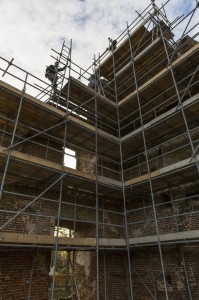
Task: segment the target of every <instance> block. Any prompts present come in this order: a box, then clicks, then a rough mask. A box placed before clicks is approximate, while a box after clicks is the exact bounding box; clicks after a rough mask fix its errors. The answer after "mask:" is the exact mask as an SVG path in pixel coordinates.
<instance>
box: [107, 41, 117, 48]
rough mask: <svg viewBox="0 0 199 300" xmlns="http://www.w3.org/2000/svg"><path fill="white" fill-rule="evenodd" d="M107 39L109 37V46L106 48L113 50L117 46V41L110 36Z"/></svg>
mask: <svg viewBox="0 0 199 300" xmlns="http://www.w3.org/2000/svg"><path fill="white" fill-rule="evenodd" d="M108 39H109V43H110V46H109V48H107V50H110V51H114V50H115V49H116V48H117V41H116V40H112V39H111V38H108Z"/></svg>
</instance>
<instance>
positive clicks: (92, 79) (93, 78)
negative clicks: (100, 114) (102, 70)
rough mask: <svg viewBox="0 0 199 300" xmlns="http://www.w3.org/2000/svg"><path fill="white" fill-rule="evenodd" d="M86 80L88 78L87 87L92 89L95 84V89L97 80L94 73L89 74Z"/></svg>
mask: <svg viewBox="0 0 199 300" xmlns="http://www.w3.org/2000/svg"><path fill="white" fill-rule="evenodd" d="M88 80H89V84H88V86H89V87H91V88H92V89H95V86H96V89H97V88H98V82H97V79H96V75H95V74H91V76H90V77H89V79H88Z"/></svg>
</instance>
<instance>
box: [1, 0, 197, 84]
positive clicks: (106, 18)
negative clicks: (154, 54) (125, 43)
mask: <svg viewBox="0 0 199 300" xmlns="http://www.w3.org/2000/svg"><path fill="white" fill-rule="evenodd" d="M150 3H151V1H149V0H142V1H138V0H134V1H132V0H123V1H118V0H109V1H107V0H101V1H98V0H84V1H80V0H56V1H54V0H29V1H27V0H15V1H11V0H0V7H1V18H0V28H1V36H0V49H1V50H0V51H1V53H0V55H1V56H2V57H4V58H6V59H7V60H11V58H12V57H13V58H14V59H15V60H14V62H15V64H17V65H18V66H20V67H21V68H23V69H25V70H27V71H29V72H30V73H32V74H34V75H36V76H38V77H41V78H42V79H43V80H45V78H44V71H45V67H46V66H47V65H48V64H49V63H51V62H52V59H51V57H50V55H51V54H52V52H51V48H54V49H56V50H57V51H60V49H61V45H62V41H63V39H65V40H66V42H67V43H69V42H70V39H72V40H73V52H72V59H73V60H74V61H75V62H76V63H77V64H79V65H81V66H83V67H85V68H86V67H88V66H89V65H91V63H92V61H93V57H94V54H96V56H98V54H99V53H102V52H103V51H104V50H105V49H106V48H107V46H108V37H112V38H117V36H118V35H119V34H120V33H121V32H122V31H123V30H125V28H126V21H128V22H129V23H131V22H132V21H133V19H134V18H135V17H137V13H135V10H137V11H139V12H142V11H143V10H144V9H145V8H146V6H148V5H149V4H150ZM155 3H156V4H158V5H161V3H162V0H156V2H155ZM194 6H195V0H187V1H186V3H185V1H184V0H178V1H176V0H171V1H170V2H169V3H168V5H167V13H168V16H169V17H170V18H171V21H173V20H174V19H175V18H176V17H177V16H178V15H181V14H182V13H183V11H187V10H188V9H189V10H191V9H192V8H193V7H194ZM196 18H198V12H197V14H196V15H195V19H196ZM177 34H178V35H179V34H180V32H179V31H177ZM0 63H1V65H2V62H1V61H0ZM10 70H11V69H10ZM4 80H8V81H9V78H8V75H6V76H5V77H4Z"/></svg>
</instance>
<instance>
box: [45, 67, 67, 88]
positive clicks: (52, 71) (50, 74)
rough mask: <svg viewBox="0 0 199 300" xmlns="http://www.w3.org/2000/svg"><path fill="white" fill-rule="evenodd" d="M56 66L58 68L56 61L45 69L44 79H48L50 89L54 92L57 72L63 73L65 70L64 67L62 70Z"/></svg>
mask: <svg viewBox="0 0 199 300" xmlns="http://www.w3.org/2000/svg"><path fill="white" fill-rule="evenodd" d="M58 66H59V62H58V61H56V62H55V64H54V65H50V66H48V67H47V68H46V73H45V77H46V78H48V80H50V82H51V83H52V88H53V90H54V92H56V91H57V80H58V76H57V72H60V71H63V70H65V68H66V66H64V67H63V68H58Z"/></svg>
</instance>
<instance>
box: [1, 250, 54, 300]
mask: <svg viewBox="0 0 199 300" xmlns="http://www.w3.org/2000/svg"><path fill="white" fill-rule="evenodd" d="M0 258H1V259H0V299H1V300H13V299H17V300H27V299H28V295H30V299H31V300H38V299H42V300H48V287H49V275H48V274H49V271H50V270H49V263H50V252H49V251H43V250H32V251H31V250H27V249H25V250H21V249H17V250H15V249H12V250H5V249H1V250H0Z"/></svg>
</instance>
